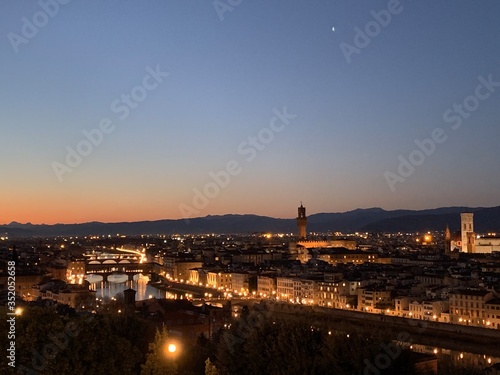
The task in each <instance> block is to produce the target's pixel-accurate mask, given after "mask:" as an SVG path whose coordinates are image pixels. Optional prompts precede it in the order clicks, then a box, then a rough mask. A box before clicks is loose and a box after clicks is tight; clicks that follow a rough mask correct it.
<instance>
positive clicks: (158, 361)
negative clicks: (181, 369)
mask: <svg viewBox="0 0 500 375" xmlns="http://www.w3.org/2000/svg"><path fill="white" fill-rule="evenodd" d="M169 337H170V335H169V334H168V331H167V329H166V327H165V326H163V327H162V329H161V330H156V334H155V341H154V342H153V343H151V344H150V345H149V353H148V355H147V357H146V363H145V364H144V365H142V370H141V375H176V374H177V364H176V363H175V361H174V358H173V354H172V353H169V351H168V345H169V343H168V342H169Z"/></svg>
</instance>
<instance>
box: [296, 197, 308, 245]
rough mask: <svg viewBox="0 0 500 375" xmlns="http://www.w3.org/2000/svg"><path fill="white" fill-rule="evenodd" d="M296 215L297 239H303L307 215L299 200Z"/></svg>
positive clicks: (305, 233)
mask: <svg viewBox="0 0 500 375" xmlns="http://www.w3.org/2000/svg"><path fill="white" fill-rule="evenodd" d="M297 211H298V216H297V228H298V237H299V239H305V238H306V236H307V231H306V225H307V216H306V208H305V207H304V206H303V205H302V202H300V207H299V208H298V210H297Z"/></svg>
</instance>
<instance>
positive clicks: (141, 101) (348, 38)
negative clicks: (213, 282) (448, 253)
mask: <svg viewBox="0 0 500 375" xmlns="http://www.w3.org/2000/svg"><path fill="white" fill-rule="evenodd" d="M60 1H61V3H65V2H67V4H64V5H63V4H61V3H59V2H55V0H45V3H47V4H49V5H47V6H45V5H44V6H42V5H41V4H44V1H43V0H42V1H40V2H37V1H19V0H8V1H2V2H1V3H0V28H1V29H0V35H1V42H0V56H1V60H0V120H1V123H2V127H1V129H2V133H1V137H0V153H1V158H0V172H1V176H2V179H1V186H0V207H1V208H0V224H1V223H9V222H11V221H19V222H32V223H47V224H52V223H76V222H88V221H104V222H117V221H137V220H157V219H167V218H171V219H177V218H182V217H194V216H206V215H219V214H226V213H236V214H247V213H248V214H257V215H266V216H273V217H281V218H291V217H295V216H296V214H297V211H296V208H297V206H298V205H300V201H302V202H303V203H304V205H305V206H306V207H307V213H308V214H312V213H317V212H342V211H348V210H352V209H356V208H369V207H382V208H384V209H398V208H405V209H424V208H435V207H444V206H469V207H477V206H498V205H500V173H499V172H498V171H499V165H500V146H499V140H500V58H499V56H500V55H499V51H500V22H499V15H500V2H498V1H497V0H484V1H481V2H477V1H430V0H429V1H409V0H406V1H401V2H397V1H394V0H391V1H380V2H379V1H376V2H374V1H368V0H362V1H358V0H356V1H332V0H320V1H296V0H277V1H264V0H252V1H250V0H243V1H239V0H220V1H218V2H217V1H216V2H214V1H212V0H207V1H189V0H178V1H168V0H164V1H159V0H157V1H130V0H129V1H124V0H108V1H77V0H73V1H68V0H65V1H62V0H60ZM214 3H215V5H214ZM54 4H57V5H54ZM230 4H233V5H230ZM44 8H45V9H46V10H44ZM380 12H381V13H380ZM49 13H50V14H49ZM374 14H375V15H374ZM376 14H379V15H378V16H377V15H376ZM389 17H390V19H389ZM377 19H378V21H377ZM381 23H383V24H384V25H381ZM37 25H38V26H37ZM359 30H361V31H362V33H363V35H361V34H360V33H359ZM369 34H371V35H372V36H370V35H369ZM360 35H361V36H360ZM167 73H168V76H167ZM127 98H128V99H127ZM134 98H135V99H134ZM277 114H278V115H277ZM100 126H101V129H99V127H100ZM103 130H104V131H103ZM84 133H85V134H87V135H88V136H85V135H84ZM89 134H92V135H89ZM92 136H93V137H94V138H93V141H92V142H94V144H92V143H91V141H90V140H88V137H90V138H91V137H92ZM249 137H250V138H249ZM252 137H255V138H252ZM432 137H434V138H435V139H434V140H432V141H428V142H424V140H425V139H432ZM419 141H421V142H419ZM422 142H423V143H422ZM418 143H420V145H421V147H422V148H423V149H424V151H421V150H420V148H419V146H418ZM89 146H90V148H89ZM68 155H69V156H68ZM403 159H404V161H405V162H402V160H403ZM68 160H69V163H68ZM402 163H403V164H405V166H404V167H401V166H400V164H402ZM70 164H71V165H70ZM398 167H399V169H400V171H398ZM228 168H229V170H230V172H231V173H232V175H231V174H229V173H228V172H224V173H219V175H218V176H219V177H216V178H215V179H217V178H218V179H219V181H218V182H219V185H222V186H219V185H217V181H214V177H213V175H214V173H217V172H219V171H221V170H224V171H226V169H228ZM210 172H213V173H212V176H211V175H210ZM401 172H403V173H401ZM197 192H198V193H197ZM193 200H194V202H193Z"/></svg>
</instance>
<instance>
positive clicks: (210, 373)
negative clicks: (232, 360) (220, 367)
mask: <svg viewBox="0 0 500 375" xmlns="http://www.w3.org/2000/svg"><path fill="white" fill-rule="evenodd" d="M205 375H219V372H218V371H217V367H215V365H214V364H213V363H212V362H210V358H207V360H206V361H205Z"/></svg>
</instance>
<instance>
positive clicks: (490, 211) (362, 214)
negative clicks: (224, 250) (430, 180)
mask: <svg viewBox="0 0 500 375" xmlns="http://www.w3.org/2000/svg"><path fill="white" fill-rule="evenodd" d="M461 212H474V225H475V229H476V231H478V232H488V231H496V232H500V207H492V208H464V207H444V208H436V209H429V210H394V211H386V210H383V209H381V208H369V209H356V210H353V211H348V212H342V213H319V214H314V215H311V216H309V217H308V225H307V230H308V232H323V233H326V232H336V231H339V232H355V231H360V232H389V233H393V232H415V231H427V230H444V228H445V227H446V225H449V226H450V229H451V231H457V230H459V227H460V213H461ZM296 229H297V226H296V222H295V219H276V218H272V217H267V216H258V215H219V216H206V217H199V218H194V219H189V220H184V219H178V220H156V221H138V222H123V223H100V222H90V223H82V224H55V225H46V224H39V225H34V224H31V223H27V224H20V223H16V222H13V223H10V224H6V225H2V226H0V235H8V236H10V237H27V236H40V237H42V236H43V237H48V236H70V235H72V236H85V235H108V234H111V235H116V234H123V235H139V234H189V233H191V234H200V233H241V234H244V233H254V232H274V233H295V232H296Z"/></svg>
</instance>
